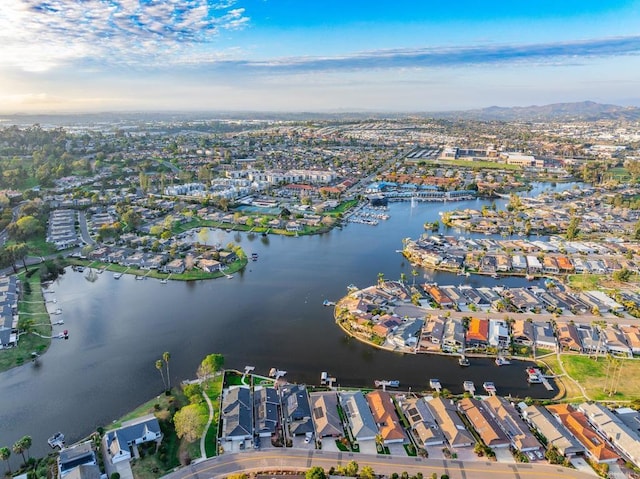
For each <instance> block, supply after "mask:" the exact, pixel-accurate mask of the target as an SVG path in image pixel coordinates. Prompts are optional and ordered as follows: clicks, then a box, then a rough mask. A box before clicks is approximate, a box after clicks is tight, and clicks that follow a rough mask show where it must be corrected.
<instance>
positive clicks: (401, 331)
mask: <svg viewBox="0 0 640 479" xmlns="http://www.w3.org/2000/svg"><path fill="white" fill-rule="evenodd" d="M423 324H424V321H423V320H422V319H408V320H405V321H403V322H401V323H400V325H399V326H398V328H397V329H396V330H395V331H394V332H393V334H392V335H391V336H390V337H389V339H390V340H391V342H392V343H393V344H395V345H396V346H398V347H401V348H415V347H416V345H417V344H418V338H419V337H420V331H421V330H422V325H423Z"/></svg>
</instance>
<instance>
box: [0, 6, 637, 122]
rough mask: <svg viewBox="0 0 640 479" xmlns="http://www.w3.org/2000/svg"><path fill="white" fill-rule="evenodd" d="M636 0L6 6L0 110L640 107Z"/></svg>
mask: <svg viewBox="0 0 640 479" xmlns="http://www.w3.org/2000/svg"><path fill="white" fill-rule="evenodd" d="M639 54H640V0H639V1H619V0H606V1H603V0H597V1H591V0H579V1H578V0H553V1H551V0H529V1H524V0H509V1H502V0H492V1H479V0H457V1H443V0H438V1H433V0H411V1H409V0H394V1H384V0H368V1H362V0H352V1H350V0H0V111H2V112H4V113H19V112H42V113H46V112H103V111H215V110H225V111H229V110H237V111H278V112H286V111H295V112H299V111H317V112H348V111H365V112H366V111H371V112H384V111H389V112H421V111H443V110H464V109H471V108H483V107H489V106H505V107H508V106H529V105H544V104H549V103H560V102H574V101H585V100H590V101H597V102H601V103H613V104H618V105H635V106H640V56H639Z"/></svg>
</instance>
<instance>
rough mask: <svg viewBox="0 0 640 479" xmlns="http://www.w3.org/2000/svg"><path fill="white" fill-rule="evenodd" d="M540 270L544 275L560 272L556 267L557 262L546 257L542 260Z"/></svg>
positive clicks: (550, 257)
mask: <svg viewBox="0 0 640 479" xmlns="http://www.w3.org/2000/svg"><path fill="white" fill-rule="evenodd" d="M542 270H543V271H544V272H545V273H549V274H558V273H559V272H560V267H559V266H558V262H557V261H556V259H555V258H554V257H553V256H548V255H547V256H545V257H544V258H542Z"/></svg>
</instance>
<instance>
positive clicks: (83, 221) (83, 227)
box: [78, 210, 96, 246]
mask: <svg viewBox="0 0 640 479" xmlns="http://www.w3.org/2000/svg"><path fill="white" fill-rule="evenodd" d="M78 223H79V225H80V234H82V241H84V242H85V244H88V245H91V246H94V245H95V244H96V242H95V241H94V240H93V238H92V237H91V235H90V234H89V228H88V226H87V215H86V214H85V212H84V211H82V210H80V211H78Z"/></svg>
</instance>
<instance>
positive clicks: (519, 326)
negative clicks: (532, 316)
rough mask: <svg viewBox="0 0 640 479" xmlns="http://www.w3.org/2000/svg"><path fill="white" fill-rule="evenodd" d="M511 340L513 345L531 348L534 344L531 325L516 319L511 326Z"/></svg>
mask: <svg viewBox="0 0 640 479" xmlns="http://www.w3.org/2000/svg"><path fill="white" fill-rule="evenodd" d="M511 338H512V341H513V343H514V344H520V345H522V346H532V345H533V342H534V333H533V323H532V322H531V321H526V320H524V319H516V320H515V321H514V322H513V325H512V326H511Z"/></svg>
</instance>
